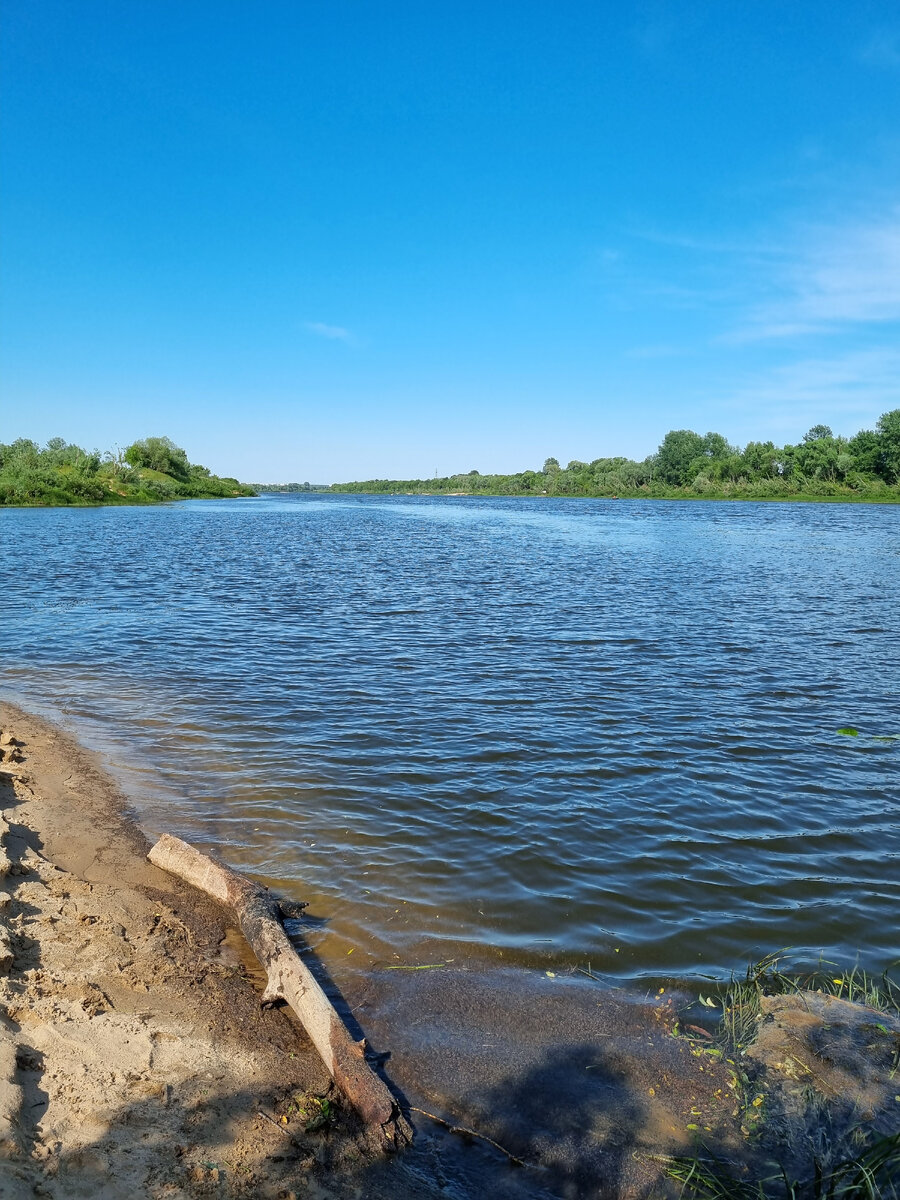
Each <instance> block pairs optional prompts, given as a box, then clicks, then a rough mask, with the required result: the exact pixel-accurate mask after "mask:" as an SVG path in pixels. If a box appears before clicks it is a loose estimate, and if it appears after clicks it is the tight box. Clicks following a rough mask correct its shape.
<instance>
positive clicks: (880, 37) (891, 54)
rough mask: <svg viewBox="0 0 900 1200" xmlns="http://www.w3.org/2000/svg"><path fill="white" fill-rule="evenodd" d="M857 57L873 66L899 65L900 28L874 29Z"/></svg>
mask: <svg viewBox="0 0 900 1200" xmlns="http://www.w3.org/2000/svg"><path fill="white" fill-rule="evenodd" d="M859 57H860V58H861V59H862V61H863V62H865V63H871V65H872V66H875V67H900V30H896V29H879V30H876V32H875V33H873V34H872V36H871V37H870V38H869V40H868V41H867V42H866V43H865V45H864V46H863V47H862V49H861V50H860V52H859Z"/></svg>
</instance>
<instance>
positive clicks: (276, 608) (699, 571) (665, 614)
mask: <svg viewBox="0 0 900 1200" xmlns="http://www.w3.org/2000/svg"><path fill="white" fill-rule="evenodd" d="M0 537H2V548H0V563H2V570H3V580H4V585H3V593H2V601H0V604H2V615H3V626H2V634H0V637H2V648H3V657H2V672H0V685H2V687H3V690H4V691H5V693H6V694H7V695H9V696H10V697H11V698H14V699H15V698H18V699H19V700H20V702H22V703H23V704H26V705H30V706H31V707H32V708H37V709H40V710H43V711H45V712H49V713H50V714H51V715H52V714H57V715H60V714H61V715H62V716H63V718H64V719H65V720H66V721H67V723H68V724H69V725H70V726H72V727H73V728H74V729H75V731H76V732H77V733H78V734H79V735H80V736H82V737H83V738H84V739H85V740H86V741H88V742H89V743H91V744H93V745H95V746H98V747H100V748H101V749H102V750H103V751H104V753H105V754H106V756H107V758H108V759H109V760H110V762H111V763H112V765H113V766H114V768H115V769H117V770H118V771H119V772H120V773H122V774H123V776H124V778H125V781H126V786H127V788H128V791H129V793H130V794H131V795H132V796H133V797H134V799H135V802H136V804H137V806H138V808H139V811H140V813H141V816H142V819H143V822H144V823H145V825H147V826H148V827H149V828H150V829H151V830H160V829H163V828H168V829H171V830H173V831H175V832H179V833H181V834H182V835H184V836H188V837H191V838H193V839H195V840H198V841H200V842H203V843H204V844H207V845H212V846H217V847H219V848H220V849H222V850H223V852H224V853H225V855H226V857H227V858H228V859H229V860H230V861H232V862H233V863H235V864H236V865H238V866H241V867H243V868H245V869H247V870H250V871H252V872H254V873H256V874H257V875H259V876H261V877H263V878H264V879H266V880H267V881H272V882H275V883H277V885H278V886H279V887H280V888H281V889H282V890H285V891H288V892H290V893H292V894H294V895H296V896H301V897H303V898H305V899H308V900H311V901H312V905H313V907H312V910H311V911H312V912H314V913H315V915H316V917H317V919H318V921H319V922H320V923H319V924H318V926H317V932H315V933H314V934H313V935H312V936H313V940H314V941H315V942H316V943H317V947H318V949H319V951H320V953H321V954H322V955H323V956H324V957H325V958H326V960H327V961H328V962H329V964H330V966H331V968H332V970H333V971H336V972H337V974H338V976H340V974H341V972H343V973H345V974H346V973H347V972H349V971H350V970H351V967H352V968H354V969H357V970H358V969H359V968H369V967H371V966H373V965H376V964H381V965H400V964H407V965H408V964H423V963H429V962H444V961H451V960H452V961H453V962H454V963H461V962H469V961H472V960H475V959H477V960H481V961H487V962H490V961H493V962H496V963H497V964H503V965H513V966H520V967H528V968H535V967H538V968H541V969H552V970H560V969H562V968H565V967H566V966H573V965H576V964H585V963H588V962H590V963H591V967H592V969H593V971H594V972H595V973H598V974H600V975H602V976H603V977H605V978H608V979H610V980H624V981H630V982H634V981H636V980H639V979H647V978H653V979H658V978H660V977H672V976H675V977H684V976H691V975H695V974H697V973H705V974H709V975H717V976H722V975H727V974H728V972H730V971H731V970H732V969H733V968H737V969H740V968H741V967H742V966H743V965H744V964H746V962H747V961H749V960H751V959H753V958H754V957H757V956H759V955H760V954H761V953H763V952H766V951H769V950H773V949H778V948H780V947H783V946H792V947H796V948H797V950H798V952H799V954H800V955H801V956H805V957H807V958H810V959H812V958H817V957H818V956H819V954H820V953H824V954H825V955H826V956H827V957H829V958H833V959H837V960H849V961H851V962H852V961H856V960H857V957H858V959H859V961H860V962H861V964H862V965H864V966H866V967H870V968H877V969H880V968H881V967H883V966H884V965H885V964H886V963H888V962H889V961H890V960H892V959H894V958H897V957H900V933H898V928H900V922H898V921H897V912H898V907H897V900H898V894H900V883H898V879H900V874H898V871H897V849H898V840H900V839H898V834H897V800H898V794H900V787H898V765H900V741H891V740H887V741H881V740H878V736H885V735H887V736H890V735H897V734H900V707H898V663H900V654H898V650H900V629H898V613H900V508H896V507H889V506H872V505H866V506H855V507H854V506H849V505H814V504H796V505H792V504H769V505H766V504H749V503H744V504H727V503H682V502H671V503H670V502H639V501H618V502H612V501H591V500H587V501H581V500H542V501H526V500H517V499H497V500H481V499H477V500H476V499H425V498H420V497H415V498H413V497H379V498H374V497H353V496H346V497H344V496H334V497H332V496H318V497H317V496H284V497H277V498H275V497H273V498H260V499H255V500H242V501H225V502H209V501H207V502H190V503H184V504H178V505H173V506H169V507H161V508H121V509H81V510H65V509H55V510H5V511H4V510H0ZM845 726H853V727H856V728H857V729H859V730H860V736H859V737H857V738H850V737H847V736H844V735H840V734H838V733H837V730H838V729H839V728H841V727H845ZM351 956H352V957H351Z"/></svg>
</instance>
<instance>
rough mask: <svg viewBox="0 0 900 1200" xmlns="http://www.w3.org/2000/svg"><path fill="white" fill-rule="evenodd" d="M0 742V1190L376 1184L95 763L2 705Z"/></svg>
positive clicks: (199, 900)
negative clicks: (364, 1178) (363, 1177)
mask: <svg viewBox="0 0 900 1200" xmlns="http://www.w3.org/2000/svg"><path fill="white" fill-rule="evenodd" d="M0 728H2V730H3V740H4V742H5V744H4V746H3V747H2V749H3V762H2V764H0V811H2V814H3V815H2V823H0V835H2V837H0V845H2V850H0V904H2V907H0V929H2V931H3V934H2V939H0V968H2V970H0V1013H2V1017H0V1194H2V1195H3V1196H4V1197H10V1198H13V1197H15V1198H18V1197H26V1196H27V1197H32V1196H34V1195H38V1196H55V1197H60V1198H64V1197H65V1198H68V1197H72V1196H80V1195H84V1196H88V1195H89V1196H91V1197H110V1198H112V1197H115V1198H118V1197H134V1196H153V1197H182V1196H185V1197H187V1196H189V1197H194V1196H207V1195H227V1196H235V1197H237V1196H245V1195H247V1196H249V1195H253V1196H260V1197H270V1196H271V1197H279V1196H280V1197H287V1196H290V1195H292V1194H293V1192H294V1190H295V1189H297V1188H298V1187H299V1186H300V1185H301V1184H302V1187H303V1190H304V1194H307V1193H309V1194H314V1195H317V1196H322V1197H325V1196H332V1195H338V1194H339V1195H344V1194H346V1192H345V1191H344V1190H343V1189H344V1188H345V1187H347V1186H349V1185H350V1184H351V1183H352V1181H353V1180H354V1179H356V1178H357V1177H358V1176H359V1175H360V1174H361V1173H363V1174H365V1173H367V1171H368V1168H369V1167H370V1166H375V1167H377V1168H380V1169H381V1170H382V1171H384V1170H385V1166H384V1164H383V1163H382V1162H380V1161H379V1160H378V1159H377V1158H375V1157H373V1153H372V1151H371V1150H370V1149H369V1147H368V1146H367V1145H366V1144H365V1141H364V1139H363V1136H362V1133H361V1131H360V1129H359V1127H358V1125H357V1124H356V1122H355V1119H354V1118H353V1117H352V1115H351V1114H349V1113H346V1112H344V1111H342V1109H341V1107H340V1103H339V1098H337V1097H335V1096H334V1094H333V1091H332V1088H331V1083H330V1080H329V1078H328V1075H327V1073H326V1071H325V1069H324V1067H323V1065H322V1063H321V1061H320V1059H319V1057H318V1055H317V1054H316V1053H315V1051H314V1050H313V1048H312V1046H311V1044H310V1043H309V1041H308V1040H307V1038H306V1036H305V1034H304V1033H303V1031H302V1030H301V1029H300V1028H299V1026H297V1025H296V1024H295V1023H294V1022H293V1021H292V1020H291V1018H290V1017H289V1015H288V1014H287V1012H286V1011H263V1010H262V1009H261V1008H260V1004H259V995H258V990H257V987H256V985H255V982H254V979H253V976H252V973H251V970H250V964H249V962H248V959H247V952H246V950H245V948H244V947H243V944H242V942H241V941H240V940H239V939H238V938H237V936H236V935H235V934H234V933H233V932H231V931H229V930H228V929H227V928H226V926H225V925H224V924H223V920H222V914H221V912H220V911H219V910H218V909H217V908H216V906H214V905H212V904H210V903H207V902H206V901H205V900H204V899H203V897H201V896H199V895H198V894H196V893H194V892H193V891H192V890H190V889H188V888H186V887H184V886H182V885H180V884H179V883H178V882H177V881H175V880H173V879H172V878H170V877H169V876H167V875H166V874H165V873H164V872H162V871H159V870H157V869H156V868H154V867H152V866H151V865H150V864H149V863H148V862H147V861H146V858H145V855H146V851H147V848H148V843H147V842H146V839H145V838H144V837H143V835H142V834H141V832H140V830H139V829H138V828H137V826H136V825H134V824H133V823H132V822H131V821H130V820H129V819H128V817H127V815H126V811H125V801H124V798H123V797H122V796H121V795H120V794H119V793H118V792H117V790H116V788H115V785H114V784H113V783H112V781H111V780H110V779H109V778H108V777H107V776H106V775H105V774H104V773H103V771H102V770H101V769H100V768H99V766H98V764H97V763H96V761H95V760H94V759H93V757H92V756H91V755H90V754H88V753H87V752H86V751H84V750H83V749H82V748H81V747H80V746H78V745H77V744H76V743H75V742H73V741H72V740H71V739H70V738H69V737H67V736H66V735H65V734H64V733H63V732H62V731H60V730H59V729H56V728H54V727H52V726H50V725H48V724H46V723H45V722H43V721H40V720H38V719H37V718H35V717H32V716H30V715H27V714H25V713H23V712H21V711H20V710H18V709H16V708H14V707H12V706H10V705H7V704H2V705H0ZM326 1118H327V1119H326ZM317 1121H318V1122H319V1128H318V1129H316V1130H310V1131H307V1130H306V1129H305V1126H306V1125H309V1124H316V1123H317ZM329 1181H332V1182H331V1183H329ZM333 1181H339V1184H340V1186H339V1187H338V1188H337V1190H336V1191H332V1190H331V1189H332V1186H333ZM375 1194H380V1193H379V1192H378V1191H377V1189H376V1191H375Z"/></svg>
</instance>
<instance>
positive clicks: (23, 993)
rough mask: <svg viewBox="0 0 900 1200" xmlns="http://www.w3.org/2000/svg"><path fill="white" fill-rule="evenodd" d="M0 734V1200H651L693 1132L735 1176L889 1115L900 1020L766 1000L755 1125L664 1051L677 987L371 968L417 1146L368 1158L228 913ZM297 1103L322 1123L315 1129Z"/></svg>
mask: <svg viewBox="0 0 900 1200" xmlns="http://www.w3.org/2000/svg"><path fill="white" fill-rule="evenodd" d="M0 730H2V731H3V737H2V738H0V741H4V742H5V743H6V744H4V745H2V746H0V750H2V762H0V1197H3V1200H7V1198H9V1200H19V1198H20V1197H32V1196H50V1197H58V1198H60V1200H68V1198H69V1197H91V1198H107V1197H109V1198H112V1197H116V1198H118V1197H129V1198H130V1197H143V1196H148V1197H153V1198H160V1200H161V1198H163V1197H167V1198H168V1197H172V1198H175V1197H197V1196H217V1197H224V1198H228V1197H235V1198H237V1197H247V1196H251V1195H253V1196H255V1197H260V1198H261V1200H265V1198H267V1197H273V1198H274V1197H282V1198H285V1200H288V1198H289V1197H292V1196H294V1197H299V1196H304V1197H310V1198H312V1200H332V1198H335V1197H360V1198H366V1200H369V1198H371V1200H395V1198H396V1200H405V1198H410V1200H437V1197H441V1198H442V1200H468V1198H472V1197H481V1196H485V1195H490V1196H491V1197H492V1200H522V1198H525V1197H527V1198H529V1200H531V1198H533V1200H538V1198H541V1200H545V1198H551V1197H553V1198H557V1197H562V1198H565V1200H569V1198H575V1197H578V1198H581V1197H591V1198H616V1200H619V1198H626V1197H636V1198H641V1200H661V1198H663V1197H671V1196H677V1195H678V1188H677V1186H676V1185H674V1184H672V1183H671V1182H668V1181H667V1180H666V1179H665V1177H664V1175H663V1171H662V1168H661V1166H660V1163H659V1161H658V1159H657V1157H656V1155H658V1154H659V1153H672V1152H679V1151H686V1150H688V1149H689V1148H690V1147H691V1145H692V1143H694V1142H695V1141H696V1139H698V1138H702V1139H703V1140H704V1141H705V1142H706V1143H707V1144H709V1145H710V1146H712V1147H713V1148H714V1149H715V1150H716V1152H717V1153H718V1154H721V1155H726V1156H731V1157H733V1158H734V1159H735V1160H736V1161H744V1162H747V1161H749V1162H751V1163H752V1161H753V1160H754V1158H756V1159H759V1158H761V1157H765V1156H767V1155H768V1154H770V1153H772V1152H773V1150H777V1148H778V1147H779V1146H792V1147H793V1148H792V1149H791V1158H792V1159H793V1161H794V1162H795V1164H796V1165H797V1167H798V1169H800V1170H802V1169H804V1167H805V1163H806V1159H807V1158H808V1154H807V1150H808V1148H809V1145H810V1144H811V1143H810V1141H809V1135H810V1132H812V1133H813V1134H815V1133H816V1130H815V1129H813V1130H812V1131H810V1127H809V1122H810V1111H814V1113H821V1114H823V1116H822V1119H823V1120H824V1119H825V1118H826V1117H827V1119H828V1121H830V1122H831V1123H832V1127H835V1126H834V1122H835V1120H837V1122H838V1124H840V1125H841V1127H842V1128H844V1127H846V1129H850V1127H851V1124H853V1123H856V1124H858V1120H859V1117H860V1115H861V1114H862V1113H863V1107H864V1108H865V1118H866V1123H867V1124H868V1126H869V1127H870V1128H871V1129H873V1130H874V1131H876V1132H880V1133H890V1132H892V1131H894V1130H896V1129H897V1127H898V1124H900V1119H898V1113H900V1105H898V1104H896V1102H895V1101H894V1092H895V1090H896V1089H895V1084H894V1082H893V1077H892V1076H891V1073H890V1072H891V1067H892V1063H893V1056H894V1054H895V1053H896V1052H897V1047H898V1046H900V1022H897V1021H896V1020H893V1019H891V1018H886V1017H884V1015H883V1014H873V1013H872V1012H871V1010H867V1009H861V1008H860V1006H858V1005H853V1006H846V1007H845V1006H843V1005H842V1003H832V1002H830V1001H828V1000H827V999H823V998H822V997H818V999H817V998H816V997H814V996H813V997H808V996H807V997H804V995H803V994H800V996H799V997H792V998H790V999H789V1000H787V1001H784V1000H779V999H777V998H775V999H773V1000H772V1002H771V1004H770V1005H769V1006H768V1011H767V1014H766V1020H765V1023H764V1025H763V1029H762V1032H761V1036H760V1039H759V1041H758V1043H757V1045H756V1047H755V1048H754V1049H753V1050H752V1051H751V1052H750V1053H749V1054H748V1057H747V1059H746V1061H744V1062H742V1064H741V1070H742V1071H744V1070H746V1071H748V1072H751V1073H752V1074H753V1087H754V1090H756V1091H758V1093H759V1095H761V1096H764V1097H765V1104H764V1105H761V1106H760V1109H759V1110H756V1109H754V1110H753V1112H758V1113H759V1114H760V1115H761V1114H763V1113H764V1114H767V1124H766V1127H765V1128H764V1129H761V1130H752V1131H749V1132H748V1130H747V1128H746V1119H747V1113H748V1112H749V1111H750V1110H749V1109H744V1110H743V1111H742V1109H741V1106H740V1104H739V1103H738V1102H737V1097H736V1094H735V1090H734V1087H733V1080H734V1073H733V1071H732V1069H731V1068H729V1066H728V1064H727V1063H726V1062H724V1061H723V1060H722V1059H720V1058H717V1057H715V1056H710V1055H708V1054H706V1053H704V1052H703V1049H702V1047H701V1048H698V1046H697V1045H692V1044H691V1043H690V1042H688V1041H686V1040H685V1039H683V1038H674V1037H672V1036H671V1033H672V1027H673V1024H674V1021H675V1016H676V1008H677V1006H678V1003H679V1000H678V998H677V997H675V998H673V997H671V996H670V995H669V994H666V995H664V996H657V997H656V998H655V1000H654V1002H652V1003H648V1002H643V1003H640V1002H636V1001H635V998H634V997H630V996H627V995H626V994H624V993H615V992H610V991H608V990H606V989H603V988H600V987H598V986H597V985H595V984H591V983H589V982H588V981H584V980H582V981H580V982H579V981H578V980H577V979H575V978H572V979H570V980H563V979H558V980H557V979H553V980H551V979H547V978H543V977H542V976H541V975H540V973H535V977H534V978H533V979H531V978H529V977H527V976H524V975H523V974H522V973H509V975H508V976H507V975H504V974H503V973H495V974H493V975H488V974H486V973H484V972H482V971H479V970H475V969H472V970H466V969H464V968H463V969H458V970H456V971H453V972H431V971H427V972H424V973H420V972H416V973H414V974H413V973H410V974H409V975H405V976H404V975H403V974H402V973H401V972H381V973H374V974H372V975H371V976H370V977H368V978H366V977H363V978H361V980H360V981H359V982H358V983H357V985H356V986H355V987H354V988H351V989H350V990H349V992H348V994H347V995H346V997H345V998H346V1000H347V1001H349V1003H350V1005H351V1008H352V1010H353V1013H354V1014H355V1016H356V1017H357V1019H358V1020H360V1021H361V1022H362V1025H363V1031H364V1032H365V1033H366V1034H367V1035H369V1037H370V1040H371V1039H372V1036H374V1037H375V1039H376V1040H380V1041H381V1042H382V1043H383V1044H384V1045H385V1046H390V1047H391V1049H392V1050H393V1052H394V1053H393V1056H392V1057H391V1058H390V1059H389V1060H388V1063H387V1070H388V1073H389V1075H390V1078H391V1080H392V1082H393V1084H394V1086H395V1087H397V1088H399V1089H401V1091H400V1094H401V1096H402V1098H403V1100H404V1103H405V1104H411V1105H412V1106H414V1107H413V1112H412V1118H413V1123H414V1124H415V1125H416V1140H415V1144H414V1146H413V1147H412V1148H411V1149H409V1150H407V1151H405V1152H404V1153H402V1154H400V1155H396V1156H393V1157H386V1156H383V1155H380V1154H374V1153H373V1151H372V1149H371V1148H370V1146H369V1145H368V1144H367V1143H366V1140H365V1137H364V1135H363V1132H362V1130H361V1129H360V1127H359V1125H358V1123H357V1122H356V1120H355V1118H354V1116H353V1114H352V1113H351V1112H349V1111H347V1110H346V1109H345V1108H344V1107H343V1106H342V1105H341V1104H340V1098H339V1097H336V1096H335V1095H334V1094H333V1092H332V1090H331V1086H330V1081H329V1079H328V1076H327V1073H326V1072H325V1069H324V1067H323V1065H322V1064H321V1062H320V1060H319V1058H318V1056H317V1055H316V1053H315V1051H314V1050H313V1049H312V1047H311V1045H310V1043H309V1041H308V1039H307V1038H306V1036H305V1034H304V1033H303V1031H302V1029H301V1028H300V1027H299V1025H298V1024H297V1023H296V1022H295V1021H294V1019H293V1018H292V1016H291V1015H290V1014H289V1013H288V1012H287V1010H284V1009H282V1010H276V1011H263V1010H261V1008H260V1004H259V997H260V993H261V990H262V989H261V983H262V981H261V973H259V972H257V971H255V970H254V967H253V964H252V960H251V958H250V956H249V951H248V950H247V948H246V947H245V946H244V944H243V942H242V940H241V939H240V938H239V936H238V935H236V934H235V933H234V932H233V931H229V930H228V929H227V927H226V925H225V924H224V920H223V914H222V912H221V911H220V910H219V909H218V908H217V907H215V906H214V905H213V904H211V903H210V902H208V901H207V900H206V899H205V898H204V897H202V896H200V895H199V894H197V893H196V892H194V891H193V890H192V889H189V888H187V887H185V886H184V885H182V884H181V883H179V882H178V881H176V880H173V879H172V878H171V877H169V876H167V875H165V874H164V873H162V872H160V871H158V870H157V869H156V868H154V867H152V866H151V865H150V864H149V863H147V861H146V857H145V856H146V852H147V849H148V848H149V847H148V843H147V841H146V839H145V837H144V835H143V834H142V833H141V832H140V830H139V828H138V827H137V825H136V824H135V823H134V822H133V821H132V820H131V819H129V817H128V815H127V806H126V803H125V800H124V799H123V797H122V796H121V795H120V794H119V793H118V791H117V789H116V786H115V784H114V783H113V782H112V781H111V779H110V778H109V776H107V775H106V774H105V773H104V771H103V770H102V769H101V768H100V767H99V765H98V763H97V761H96V760H95V759H94V757H93V756H92V755H90V754H89V753H88V752H86V751H85V750H84V749H82V748H81V747H80V746H78V745H77V744H76V743H75V742H74V741H73V740H72V739H71V738H69V737H68V736H67V735H66V734H64V733H63V732H62V731H61V730H59V729H57V728H55V727H53V726H51V725H48V724H47V723H45V722H43V721H41V720H39V719H38V718H35V717H33V716H30V715H28V714H26V713H23V712H21V711H20V710H18V709H16V708H14V707H12V706H10V705H5V704H0ZM10 737H11V738H12V742H10V740H9V739H10ZM682 999H684V1000H685V1001H686V1000H687V999H688V998H687V997H684V998H682ZM820 1010H821V1011H820ZM811 1090H812V1091H813V1092H815V1094H816V1095H818V1097H819V1100H818V1101H817V1102H816V1103H817V1105H818V1106H819V1107H818V1108H815V1107H814V1109H813V1110H810V1107H809V1102H808V1098H809V1095H810V1092H811ZM316 1098H326V1099H327V1100H328V1102H329V1103H330V1104H333V1107H334V1117H333V1119H332V1120H331V1121H329V1122H328V1123H326V1124H324V1125H323V1126H321V1127H320V1128H318V1129H309V1128H307V1126H308V1125H309V1124H310V1120H311V1118H312V1117H313V1116H315V1114H316V1113H317V1112H318V1111H320V1106H318V1105H317V1100H316ZM417 1108H421V1109H426V1110H427V1111H428V1112H432V1113H435V1114H438V1115H440V1116H443V1117H445V1118H447V1119H448V1120H449V1121H451V1122H452V1123H458V1124H465V1125H469V1126H471V1127H474V1128H475V1129H477V1130H478V1131H479V1133H481V1134H485V1135H487V1136H489V1137H492V1138H494V1139H495V1140H496V1141H497V1142H499V1143H500V1144H501V1145H502V1146H505V1147H506V1148H507V1149H509V1150H511V1151H512V1152H513V1153H514V1154H516V1155H518V1156H520V1157H521V1158H523V1159H524V1160H525V1161H526V1162H527V1163H528V1166H527V1167H525V1168H515V1167H512V1166H511V1165H510V1163H509V1160H508V1159H507V1157H506V1156H504V1155H503V1154H502V1153H501V1152H500V1151H498V1150H496V1149H495V1148H493V1147H492V1146H490V1145H489V1144H488V1143H487V1142H485V1141H479V1140H475V1141H472V1140H468V1141H467V1140H463V1139H461V1138H460V1137H459V1136H457V1135H454V1134H451V1133H448V1132H447V1131H446V1130H444V1129H443V1128H441V1127H440V1126H439V1125H437V1124H435V1123H433V1122H432V1121H430V1120H429V1119H428V1118H427V1117H424V1116H423V1115H422V1114H421V1113H418V1112H417V1111H416V1109H417ZM835 1114H836V1115H835ZM816 1120H819V1117H816ZM742 1124H743V1125H744V1126H745V1128H744V1130H743V1131H742V1129H741V1126H742ZM751 1133H752V1137H751V1136H750V1134H751ZM798 1148H799V1149H798Z"/></svg>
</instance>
